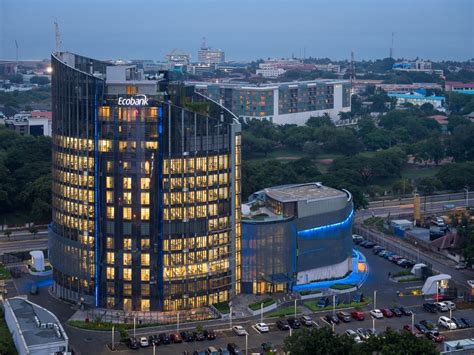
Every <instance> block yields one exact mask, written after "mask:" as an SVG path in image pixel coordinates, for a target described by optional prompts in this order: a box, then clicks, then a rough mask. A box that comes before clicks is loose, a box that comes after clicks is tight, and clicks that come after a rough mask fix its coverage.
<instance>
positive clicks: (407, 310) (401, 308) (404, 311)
mask: <svg viewBox="0 0 474 355" xmlns="http://www.w3.org/2000/svg"><path fill="white" fill-rule="evenodd" d="M399 309H400V311H402V313H403V315H404V316H411V315H412V314H413V312H412V311H410V310H409V309H408V308H405V307H400V308H399Z"/></svg>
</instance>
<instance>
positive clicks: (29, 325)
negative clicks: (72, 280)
mask: <svg viewBox="0 0 474 355" xmlns="http://www.w3.org/2000/svg"><path fill="white" fill-rule="evenodd" d="M4 309H5V321H6V323H7V326H8V329H9V331H10V333H11V335H12V338H13V342H14V343H15V347H16V350H17V351H18V354H19V355H26V354H28V355H44V354H67V353H68V345H69V338H68V336H67V334H66V332H65V331H64V328H63V327H62V325H61V323H60V322H59V320H58V319H57V318H56V316H55V315H54V314H53V313H51V312H50V311H48V310H47V309H45V308H43V307H41V306H39V305H37V304H35V303H33V302H30V301H28V300H27V299H24V298H20V297H13V298H9V299H6V300H5V301H4Z"/></svg>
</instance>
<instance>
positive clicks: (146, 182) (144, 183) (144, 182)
mask: <svg viewBox="0 0 474 355" xmlns="http://www.w3.org/2000/svg"><path fill="white" fill-rule="evenodd" d="M140 187H141V189H142V190H148V189H149V188H150V178H141V179H140Z"/></svg>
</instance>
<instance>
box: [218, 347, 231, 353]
mask: <svg viewBox="0 0 474 355" xmlns="http://www.w3.org/2000/svg"><path fill="white" fill-rule="evenodd" d="M219 355H230V351H229V350H228V349H227V348H219Z"/></svg>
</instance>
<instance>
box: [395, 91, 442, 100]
mask: <svg viewBox="0 0 474 355" xmlns="http://www.w3.org/2000/svg"><path fill="white" fill-rule="evenodd" d="M388 96H389V97H396V98H400V99H429V100H446V98H445V97H444V96H436V95H432V96H425V95H421V94H417V93H409V94H401V93H397V92H389V93H388Z"/></svg>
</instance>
